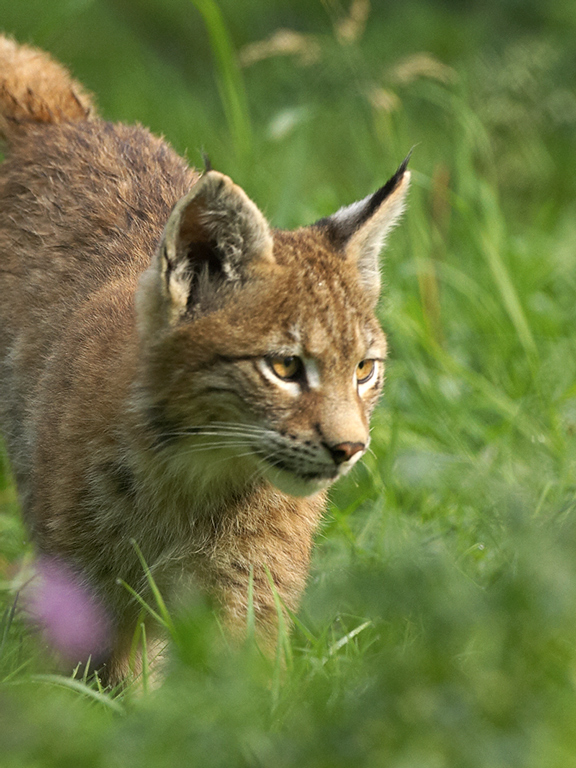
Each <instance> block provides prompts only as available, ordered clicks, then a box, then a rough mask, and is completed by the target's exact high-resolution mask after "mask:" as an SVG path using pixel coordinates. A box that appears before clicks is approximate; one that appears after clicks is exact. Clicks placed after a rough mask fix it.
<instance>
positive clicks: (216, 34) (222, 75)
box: [192, 0, 252, 158]
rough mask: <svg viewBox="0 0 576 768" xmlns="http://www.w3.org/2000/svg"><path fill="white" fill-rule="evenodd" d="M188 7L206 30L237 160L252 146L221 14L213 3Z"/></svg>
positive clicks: (239, 79) (245, 105)
mask: <svg viewBox="0 0 576 768" xmlns="http://www.w3.org/2000/svg"><path fill="white" fill-rule="evenodd" d="M192 3H193V4H194V5H195V6H196V8H197V9H198V11H199V12H200V13H201V15H202V18H203V19H204V23H205V24H206V29H207V30H208V35H209V38H210V45H211V47H212V52H213V54H214V58H215V60H216V68H217V71H218V78H217V79H218V90H219V92H220V99H221V101H222V105H223V107H224V113H225V115H226V120H227V122H228V128H229V130H230V133H231V135H232V140H233V143H234V148H235V150H236V153H237V154H238V156H239V157H241V158H243V157H246V156H247V155H248V154H249V152H250V148H251V144H252V129H251V125H250V116H249V113H248V101H247V99H246V90H245V88H244V80H243V77H242V73H241V71H240V68H239V66H238V61H237V58H236V55H235V53H234V48H233V46H232V41H231V40H230V35H229V34H228V30H227V29H226V25H225V23H224V19H223V17H222V12H221V11H220V8H219V7H218V5H217V3H216V2H215V0H192Z"/></svg>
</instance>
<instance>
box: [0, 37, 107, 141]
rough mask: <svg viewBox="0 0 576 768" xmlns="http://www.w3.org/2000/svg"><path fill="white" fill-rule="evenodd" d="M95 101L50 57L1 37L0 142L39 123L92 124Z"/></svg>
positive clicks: (10, 138) (10, 139)
mask: <svg viewBox="0 0 576 768" xmlns="http://www.w3.org/2000/svg"><path fill="white" fill-rule="evenodd" d="M93 115H94V107H93V105H92V100H91V98H90V97H89V96H88V94H87V93H86V92H85V91H84V89H83V88H82V86H81V85H79V84H78V83H77V82H76V81H75V80H73V79H72V78H71V77H70V75H69V73H68V72H67V70H66V69H65V68H64V67H62V66H61V65H60V64H58V63H56V62H55V61H54V60H53V59H52V58H51V57H50V56H49V55H48V54H46V53H44V52H42V51H39V50H37V49H35V48H30V47H29V46H27V45H18V43H15V42H14V41H13V40H10V39H9V38H7V37H4V36H3V35H0V138H2V139H4V140H5V141H6V142H7V143H8V144H10V143H11V142H12V140H13V139H14V138H15V137H16V136H18V135H19V134H21V133H23V132H25V131H26V129H27V128H28V127H29V126H31V125H34V124H38V123H65V122H75V121H79V120H89V119H90V118H91V117H92V116H93Z"/></svg>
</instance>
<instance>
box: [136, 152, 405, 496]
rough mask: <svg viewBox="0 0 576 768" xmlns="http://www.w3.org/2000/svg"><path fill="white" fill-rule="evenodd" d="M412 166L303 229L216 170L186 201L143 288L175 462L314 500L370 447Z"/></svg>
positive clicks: (150, 358) (148, 384)
mask: <svg viewBox="0 0 576 768" xmlns="http://www.w3.org/2000/svg"><path fill="white" fill-rule="evenodd" d="M406 165H407V160H406V161H404V163H402V165H401V166H400V168H399V169H398V171H397V172H396V173H395V174H394V176H393V177H392V178H391V179H390V180H389V181H388V182H387V183H386V184H385V185H384V186H383V187H382V188H381V189H379V190H378V191H377V192H375V193H374V194H372V195H369V196H368V197H366V198H364V199H363V200H361V201H359V202H357V203H354V204H352V205H349V206H347V207H345V208H342V209H340V210H339V211H338V212H337V213H335V214H334V215H333V216H330V217H328V218H325V219H322V220H320V221H318V222H316V224H313V225H312V226H310V227H306V228H302V229H299V230H296V231H294V232H286V231H280V230H272V229H271V228H270V227H269V226H268V224H267V222H266V220H265V218H264V216H263V215H262V213H261V212H260V211H259V210H258V208H257V207H256V205H255V204H254V203H253V202H252V201H251V200H250V199H249V198H248V197H247V195H246V194H245V193H244V192H243V191H242V190H241V189H240V188H239V187H237V186H236V185H235V184H234V183H233V182H232V181H231V180H230V179H229V178H228V177H227V176H224V175H222V174H221V173H218V172H216V171H212V170H210V171H208V172H206V173H205V174H204V175H202V176H201V177H200V178H199V179H198V181H197V182H196V184H195V185H194V186H193V188H192V189H191V191H190V192H189V193H188V194H187V195H186V196H185V197H184V198H183V199H181V200H180V201H179V202H178V203H177V204H176V206H175V208H174V210H173V212H172V214H171V216H170V218H169V220H168V222H167V224H166V227H165V231H164V235H163V238H162V242H161V245H160V247H159V249H158V252H157V254H156V256H155V258H154V260H153V263H152V265H151V267H150V268H149V269H148V270H147V272H146V273H145V274H144V276H143V278H142V280H141V284H140V287H139V291H138V296H137V310H138V319H139V330H140V334H141V346H142V349H143V356H144V359H145V361H146V364H145V370H144V373H143V378H142V382H141V392H142V393H144V395H143V396H142V402H145V404H146V405H145V408H144V411H145V414H146V416H145V417H146V419H147V420H148V425H149V430H150V435H151V438H152V445H153V448H152V450H154V451H157V452H159V453H161V454H162V455H164V456H165V457H166V456H168V457H169V461H168V463H170V464H171V466H172V467H173V468H174V467H177V468H178V471H183V472H185V473H186V472H189V473H190V475H194V476H195V477H196V478H197V477H198V476H201V477H202V478H203V479H206V478H210V479H211V482H212V481H213V482H216V483H220V484H223V483H224V482H225V480H226V479H227V478H228V479H229V478H235V479H236V481H237V482H238V483H247V482H252V483H253V482H262V481H269V482H271V483H272V484H273V485H274V486H276V487H277V488H279V489H280V490H281V491H284V492H287V493H289V494H293V495H308V494H311V493H315V492H317V491H319V490H321V489H322V488H324V487H326V486H327V485H328V484H330V483H331V482H332V481H333V480H335V479H337V478H338V477H339V476H341V475H342V474H344V473H345V472H347V471H348V470H349V469H350V468H351V467H352V466H353V465H354V464H355V463H356V461H357V460H358V459H359V458H360V457H361V456H362V454H363V453H364V452H365V451H366V449H367V447H368V444H369V440H370V438H369V424H368V422H369V417H370V414H371V412H372V409H373V408H374V405H375V403H376V400H377V398H378V395H379V393H380V390H381V388H382V382H383V376H384V359H385V357H386V341H385V337H384V335H383V333H382V331H381V329H380V327H379V324H378V322H377V320H376V317H375V315H374V307H375V305H376V301H377V299H378V295H379V290H380V271H379V259H378V257H379V253H380V249H381V247H382V245H383V242H384V239H385V237H386V235H387V233H388V232H389V231H390V229H391V228H392V227H393V226H394V224H395V223H396V221H397V220H398V218H399V216H400V215H401V213H402V210H403V207H404V201H405V197H406V192H407V189H408V182H409V176H410V174H409V172H408V171H407V170H406ZM224 459H226V460H224Z"/></svg>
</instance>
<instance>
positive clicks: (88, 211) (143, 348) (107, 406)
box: [0, 38, 408, 683]
mask: <svg viewBox="0 0 576 768" xmlns="http://www.w3.org/2000/svg"><path fill="white" fill-rule="evenodd" d="M0 134H1V135H2V136H3V138H4V140H5V143H6V147H7V159H6V161H5V162H4V164H3V166H2V168H1V173H0V416H1V424H2V429H3V434H4V438H5V441H6V444H7V447H8V452H9V456H10V459H11V464H12V467H13V470H14V474H15V477H16V482H17V486H18V491H19V495H20V499H21V503H22V507H23V513H24V516H25V519H26V521H27V524H28V526H29V529H30V531H31V534H32V536H33V540H34V542H35V545H36V547H37V549H38V550H39V551H40V552H42V553H46V554H48V555H52V556H56V557H58V558H61V559H63V560H64V561H66V563H67V564H68V565H70V566H71V567H73V568H74V569H75V571H76V572H77V574H78V578H79V579H81V580H83V581H84V582H85V583H87V584H89V585H90V587H91V589H93V590H95V591H96V593H97V594H98V595H99V597H100V598H101V599H102V600H103V601H104V603H105V604H106V606H107V609H108V610H109V612H110V614H111V615H112V617H113V620H114V626H115V641H114V647H113V649H112V652H111V654H110V657H109V659H108V660H107V662H106V664H105V666H104V668H103V674H104V676H105V678H106V680H107V681H108V682H110V683H115V682H117V681H120V680H122V679H123V678H124V677H125V676H126V675H127V673H128V649H129V645H130V641H131V637H132V634H133V632H134V628H135V622H136V618H137V614H138V605H137V604H136V603H135V602H134V600H133V599H132V598H131V597H130V594H129V593H128V592H127V590H125V589H124V588H123V587H122V586H119V585H118V580H119V579H122V580H124V581H126V582H127V583H128V584H130V585H131V586H132V587H134V588H135V589H136V590H138V591H140V592H141V593H142V594H143V595H144V596H145V597H148V598H149V594H148V589H147V584H146V579H145V575H144V573H143V569H142V566H141V564H140V562H139V560H138V558H137V556H136V552H135V549H134V546H133V540H135V541H136V542H137V543H138V545H139V546H140V548H141V550H142V552H143V555H144V558H145V559H146V562H147V563H148V564H149V565H150V568H151V570H152V573H153V575H154V578H155V580H156V582H157V584H158V586H159V587H160V590H161V591H162V592H163V593H164V595H165V596H166V598H167V599H168V600H175V599H177V595H179V594H182V593H185V592H186V589H188V588H194V587H195V586H196V585H198V586H200V587H202V588H205V589H207V590H208V591H209V592H210V593H211V594H212V595H213V596H214V597H215V599H216V600H217V601H218V603H219V604H220V605H221V608H222V612H223V616H224V619H225V622H226V623H227V625H228V626H230V627H231V629H232V630H233V631H236V632H241V631H242V627H243V626H244V623H245V620H246V608H247V595H248V583H249V580H250V578H251V576H250V574H251V573H253V580H254V593H255V594H254V607H255V613H256V618H257V622H258V625H259V627H260V630H261V633H262V636H263V637H264V638H268V640H269V642H272V643H273V642H274V636H275V631H276V608H275V605H274V597H273V594H272V590H271V588H270V585H269V582H268V576H267V573H269V574H270V575H271V577H272V579H273V581H274V584H275V587H276V589H277V590H278V592H279V594H280V596H281V597H282V599H283V601H284V602H285V604H286V606H287V607H288V608H290V609H291V610H295V609H296V608H297V606H298V601H299V597H300V595H301V592H302V589H303V587H304V583H305V580H306V575H307V571H308V562H309V556H310V548H311V542H312V537H313V534H314V531H315V529H316V527H317V525H318V521H319V518H320V515H321V513H322V510H323V506H324V500H325V491H324V488H325V487H326V486H327V485H328V484H329V482H331V481H332V480H334V479H336V478H337V477H338V476H339V475H340V474H342V473H343V471H345V470H347V469H348V468H349V467H350V466H351V465H352V464H353V463H354V461H355V459H356V458H358V457H359V455H360V454H361V453H362V452H363V451H364V450H365V449H366V447H367V444H368V439H369V438H368V418H369V415H370V412H371V410H372V408H373V406H374V404H375V402H376V399H377V397H378V394H379V391H380V388H381V385H382V377H383V366H382V362H381V361H382V360H383V358H384V357H385V340H384V337H383V335H382V332H381V331H380V328H379V326H378V324H377V322H376V320H375V318H374V314H373V308H374V304H375V301H376V298H377V293H378V287H379V284H378V268H377V261H376V259H377V256H378V251H379V250H380V246H381V244H382V240H383V238H384V236H385V234H386V232H387V231H388V229H389V228H390V226H391V225H392V224H393V223H394V222H395V220H396V218H397V217H398V215H399V213H400V211H401V208H402V204H403V200H404V196H405V192H406V187H407V183H408V173H407V172H406V173H405V165H404V166H403V167H402V168H401V169H400V170H399V172H398V173H397V174H396V176H395V177H393V179H392V180H391V181H390V182H389V183H388V185H387V186H386V187H385V188H383V190H380V191H379V192H378V193H375V195H374V196H371V197H369V198H366V199H365V200H364V201H361V202H360V203H357V204H354V205H352V206H349V207H348V208H345V209H342V210H341V211H339V212H338V213H337V214H335V216H334V217H331V218H329V219H326V220H323V221H322V222H318V223H317V225H315V226H312V227H309V228H306V229H301V230H298V231H296V232H282V231H273V230H270V228H269V227H268V224H267V223H266V221H265V219H264V217H263V216H262V214H261V213H260V212H259V211H258V209H257V208H256V206H255V205H254V204H253V203H252V202H251V201H250V200H249V199H248V198H247V197H246V195H245V194H244V193H243V192H242V190H240V189H239V188H238V187H236V186H235V185H234V184H233V183H232V182H231V181H230V179H228V178H227V177H225V176H223V175H222V174H219V173H217V172H215V171H210V172H208V173H205V174H204V175H201V174H199V173H198V172H197V171H195V170H194V169H191V168H189V167H188V166H187V165H186V163H185V162H184V160H183V159H182V158H180V157H178V156H177V155H176V154H175V153H174V152H173V151H172V149H171V148H170V147H169V146H168V145H167V144H166V143H165V142H164V141H162V140H160V139H158V138H155V137H154V136H152V135H151V134H150V133H149V132H148V131H146V130H145V129H143V128H141V127H129V126H125V125H120V124H114V125H112V124H110V123H107V122H104V121H102V120H101V119H99V118H98V117H97V116H96V115H95V112H94V109H93V107H92V105H91V101H90V98H89V97H88V96H87V95H86V93H85V92H84V91H83V89H82V88H81V87H80V86H79V85H78V84H77V83H75V82H74V81H73V80H72V79H71V78H70V76H69V75H68V73H67V72H66V71H65V70H64V69H63V68H62V67H60V65H58V64H56V63H55V62H53V61H52V60H51V59H50V58H49V57H48V56H47V55H46V54H44V53H42V52H39V51H36V50H34V49H30V48H27V47H25V46H18V45H17V44H15V43H14V42H12V41H11V40H8V39H6V38H0ZM178 201H180V202H178ZM294 358H296V359H297V360H299V361H300V363H299V364H300V366H301V371H302V374H301V378H300V379H298V380H296V379H282V378H278V376H277V374H276V373H274V369H273V367H272V363H273V362H274V361H275V360H278V359H279V360H280V361H282V360H293V359H294ZM372 358H374V359H376V360H377V362H376V363H375V364H374V374H373V375H372V378H371V379H370V380H369V381H368V383H364V384H363V383H358V380H360V379H361V370H362V368H359V369H358V371H360V373H355V371H357V368H356V367H357V366H358V364H359V363H361V362H362V361H363V360H365V359H368V360H371V359H372ZM302 361H303V362H302ZM362 365H363V364H362ZM304 372H305V373H304ZM306 376H307V377H308V378H306ZM275 377H276V378H275ZM342 446H343V447H344V448H343V449H342ZM339 447H340V448H339ZM338 451H340V455H339V458H337V456H338ZM352 452H354V455H352ZM343 454H346V455H343Z"/></svg>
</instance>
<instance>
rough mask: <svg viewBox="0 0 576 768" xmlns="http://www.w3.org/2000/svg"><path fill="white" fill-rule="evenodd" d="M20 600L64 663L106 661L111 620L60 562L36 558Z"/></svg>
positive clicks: (85, 588) (93, 597) (87, 590)
mask: <svg viewBox="0 0 576 768" xmlns="http://www.w3.org/2000/svg"><path fill="white" fill-rule="evenodd" d="M22 599H23V605H24V608H25V611H26V613H27V614H28V616H29V618H30V620H31V621H32V622H33V624H34V625H35V626H37V627H38V628H39V630H40V631H41V632H42V635H43V637H44V639H45V640H46V642H47V643H48V644H49V645H50V646H51V648H52V649H53V650H55V651H56V652H57V653H58V655H59V656H60V657H61V658H62V659H63V661H65V662H68V663H72V664H75V663H77V662H86V661H88V658H89V657H92V662H93V663H94V662H96V663H97V662H98V661H102V660H103V659H105V657H106V655H107V652H108V651H109V649H110V646H111V642H112V624H111V621H110V617H109V615H108V613H107V611H106V609H105V608H104V606H103V605H102V603H101V601H100V600H98V598H97V597H96V595H95V594H94V592H93V591H92V590H91V589H90V588H89V587H88V586H87V585H86V584H85V583H84V582H83V581H82V580H81V578H80V577H79V575H78V574H77V573H75V572H74V571H73V570H72V569H71V568H69V567H68V566H67V565H66V564H65V563H63V562H62V561H61V560H58V559H56V558H53V557H41V558H39V559H38V560H37V562H36V565H35V574H34V576H33V577H32V579H31V580H30V581H29V582H28V584H27V586H26V587H25V588H24V590H23V593H22Z"/></svg>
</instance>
